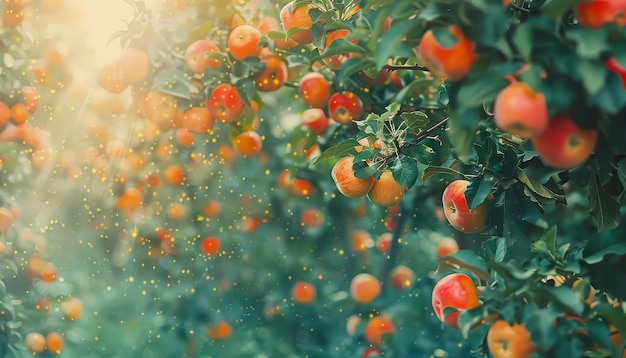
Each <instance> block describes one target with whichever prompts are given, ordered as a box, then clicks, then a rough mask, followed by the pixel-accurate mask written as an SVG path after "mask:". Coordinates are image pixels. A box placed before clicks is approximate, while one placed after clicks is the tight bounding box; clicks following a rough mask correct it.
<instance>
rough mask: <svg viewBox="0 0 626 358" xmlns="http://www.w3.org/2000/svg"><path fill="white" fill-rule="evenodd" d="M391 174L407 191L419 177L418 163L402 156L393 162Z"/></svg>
mask: <svg viewBox="0 0 626 358" xmlns="http://www.w3.org/2000/svg"><path fill="white" fill-rule="evenodd" d="M391 172H392V173H393V178H394V180H395V181H396V182H398V184H400V185H402V186H403V187H405V188H407V189H409V188H411V187H412V186H413V185H414V184H415V182H416V181H417V177H418V176H419V169H418V167H417V162H416V161H415V160H414V159H413V158H410V157H409V156H407V155H400V156H399V157H397V158H396V159H395V160H394V161H393V164H392V165H391Z"/></svg>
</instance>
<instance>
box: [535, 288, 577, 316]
mask: <svg viewBox="0 0 626 358" xmlns="http://www.w3.org/2000/svg"><path fill="white" fill-rule="evenodd" d="M542 287H545V288H546V290H547V292H548V294H549V295H550V296H551V297H552V299H553V300H554V301H556V302H558V303H559V304H560V305H562V306H564V307H565V308H566V309H567V310H569V311H571V312H573V313H574V314H576V315H577V316H582V314H583V311H584V309H585V304H584V302H583V301H582V300H581V299H580V297H579V296H578V295H577V294H576V293H574V292H573V291H572V290H571V289H570V288H569V287H567V286H558V287H550V286H548V285H545V286H542Z"/></svg>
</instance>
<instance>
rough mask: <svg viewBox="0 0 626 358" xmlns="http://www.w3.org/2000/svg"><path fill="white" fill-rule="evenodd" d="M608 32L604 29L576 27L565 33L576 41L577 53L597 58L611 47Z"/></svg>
mask: <svg viewBox="0 0 626 358" xmlns="http://www.w3.org/2000/svg"><path fill="white" fill-rule="evenodd" d="M607 34H608V33H607V32H606V31H604V30H603V29H587V28H583V27H574V28H572V29H570V30H568V31H567V32H566V33H565V37H567V38H568V39H570V40H573V41H574V42H576V53H578V55H579V56H580V57H582V58H588V59H596V58H599V57H600V55H601V54H602V53H603V52H605V51H607V50H608V49H609V48H610V46H609V44H608V43H607Z"/></svg>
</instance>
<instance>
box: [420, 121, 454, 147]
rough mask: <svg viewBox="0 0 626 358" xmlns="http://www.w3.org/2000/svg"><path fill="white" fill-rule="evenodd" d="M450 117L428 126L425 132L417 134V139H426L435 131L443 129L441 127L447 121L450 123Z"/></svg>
mask: <svg viewBox="0 0 626 358" xmlns="http://www.w3.org/2000/svg"><path fill="white" fill-rule="evenodd" d="M449 119H450V118H449V117H446V118H444V119H442V120H441V121H440V122H439V123H437V124H435V125H434V126H432V127H430V128H428V129H427V130H425V131H424V132H422V133H420V134H419V135H418V136H417V138H416V141H417V142H419V141H422V140H424V139H426V138H427V137H430V135H431V134H433V132H435V131H437V130H439V129H441V127H443V126H444V125H446V123H448V120H449Z"/></svg>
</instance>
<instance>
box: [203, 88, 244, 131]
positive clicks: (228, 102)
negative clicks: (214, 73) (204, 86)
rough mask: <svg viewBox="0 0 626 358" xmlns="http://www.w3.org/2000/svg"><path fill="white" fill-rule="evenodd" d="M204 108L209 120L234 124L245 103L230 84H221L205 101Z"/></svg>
mask: <svg viewBox="0 0 626 358" xmlns="http://www.w3.org/2000/svg"><path fill="white" fill-rule="evenodd" d="M206 108H207V109H208V110H209V115H210V117H211V118H214V119H216V120H220V121H223V122H235V121H237V119H239V117H240V116H241V114H242V113H243V110H244V109H245V103H244V102H243V99H242V98H241V95H239V91H237V87H234V86H233V85H231V84H230V83H222V84H221V85H218V86H217V87H215V88H214V89H213V91H212V92H211V95H210V96H209V98H208V99H207V100H206Z"/></svg>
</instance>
